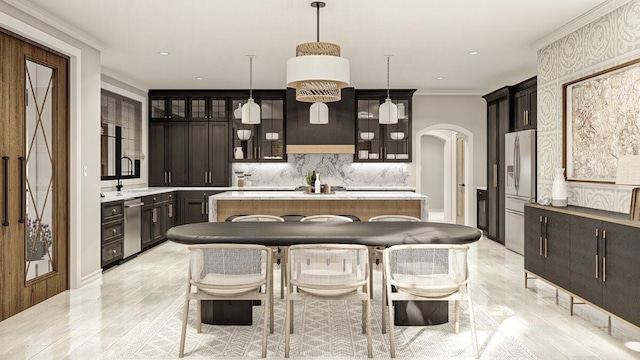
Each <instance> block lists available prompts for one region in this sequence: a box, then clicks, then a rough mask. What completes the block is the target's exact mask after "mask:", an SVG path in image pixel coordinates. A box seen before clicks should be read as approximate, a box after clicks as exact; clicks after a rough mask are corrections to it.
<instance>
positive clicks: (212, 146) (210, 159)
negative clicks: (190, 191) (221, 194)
mask: <svg viewBox="0 0 640 360" xmlns="http://www.w3.org/2000/svg"><path fill="white" fill-rule="evenodd" d="M228 134H229V130H228V125H227V123H225V122H204V121H198V122H195V121H192V122H189V166H188V168H189V185H194V186H198V185H200V186H202V185H209V186H227V185H229V161H228V159H229V155H228V152H227V143H228V141H227V139H228V136H229V135H228Z"/></svg>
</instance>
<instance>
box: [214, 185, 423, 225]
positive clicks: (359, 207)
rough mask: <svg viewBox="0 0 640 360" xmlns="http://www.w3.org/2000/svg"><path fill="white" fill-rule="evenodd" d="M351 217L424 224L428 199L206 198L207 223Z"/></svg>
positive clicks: (397, 195)
mask: <svg viewBox="0 0 640 360" xmlns="http://www.w3.org/2000/svg"><path fill="white" fill-rule="evenodd" d="M251 214H266V215H276V216H282V215H294V214H295V215H304V216H309V215H320V214H332V215H354V216H357V217H358V218H360V220H362V221H367V220H369V218H371V217H373V216H376V215H383V214H384V215H409V216H414V217H417V218H420V219H421V220H422V221H427V220H428V218H429V198H428V197H427V196H426V195H422V194H416V193H414V192H410V191H336V192H334V193H330V194H309V193H305V192H304V191H226V192H223V193H220V194H216V195H212V196H210V197H209V222H221V221H225V220H226V219H227V218H228V217H229V216H232V215H251Z"/></svg>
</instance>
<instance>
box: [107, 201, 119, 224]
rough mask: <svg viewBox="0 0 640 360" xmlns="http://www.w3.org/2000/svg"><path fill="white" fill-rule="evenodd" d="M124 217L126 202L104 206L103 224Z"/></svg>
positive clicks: (109, 203)
mask: <svg viewBox="0 0 640 360" xmlns="http://www.w3.org/2000/svg"><path fill="white" fill-rule="evenodd" d="M123 217H124V202H123V201H113V202H108V203H104V204H102V222H103V223H105V222H109V221H114V220H116V219H120V218H123Z"/></svg>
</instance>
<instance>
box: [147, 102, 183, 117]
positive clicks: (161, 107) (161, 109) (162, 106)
mask: <svg viewBox="0 0 640 360" xmlns="http://www.w3.org/2000/svg"><path fill="white" fill-rule="evenodd" d="M150 118H151V120H175V121H182V120H186V119H187V99H185V98H171V97H158V98H151V101H150Z"/></svg>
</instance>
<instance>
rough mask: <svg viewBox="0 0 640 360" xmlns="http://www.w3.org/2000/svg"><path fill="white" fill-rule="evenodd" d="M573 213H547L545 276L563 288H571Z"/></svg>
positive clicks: (545, 221) (545, 220)
mask: <svg viewBox="0 0 640 360" xmlns="http://www.w3.org/2000/svg"><path fill="white" fill-rule="evenodd" d="M571 217H572V216H571V215H567V214H560V213H547V214H546V215H545V217H544V219H543V221H544V223H545V224H544V225H545V231H544V236H545V244H544V256H545V258H544V259H545V263H544V276H545V278H546V279H547V280H549V281H551V282H552V283H554V284H556V285H558V286H559V287H561V288H563V289H567V290H568V289H570V288H571V275H570V272H571V262H570V261H569V259H571Z"/></svg>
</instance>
